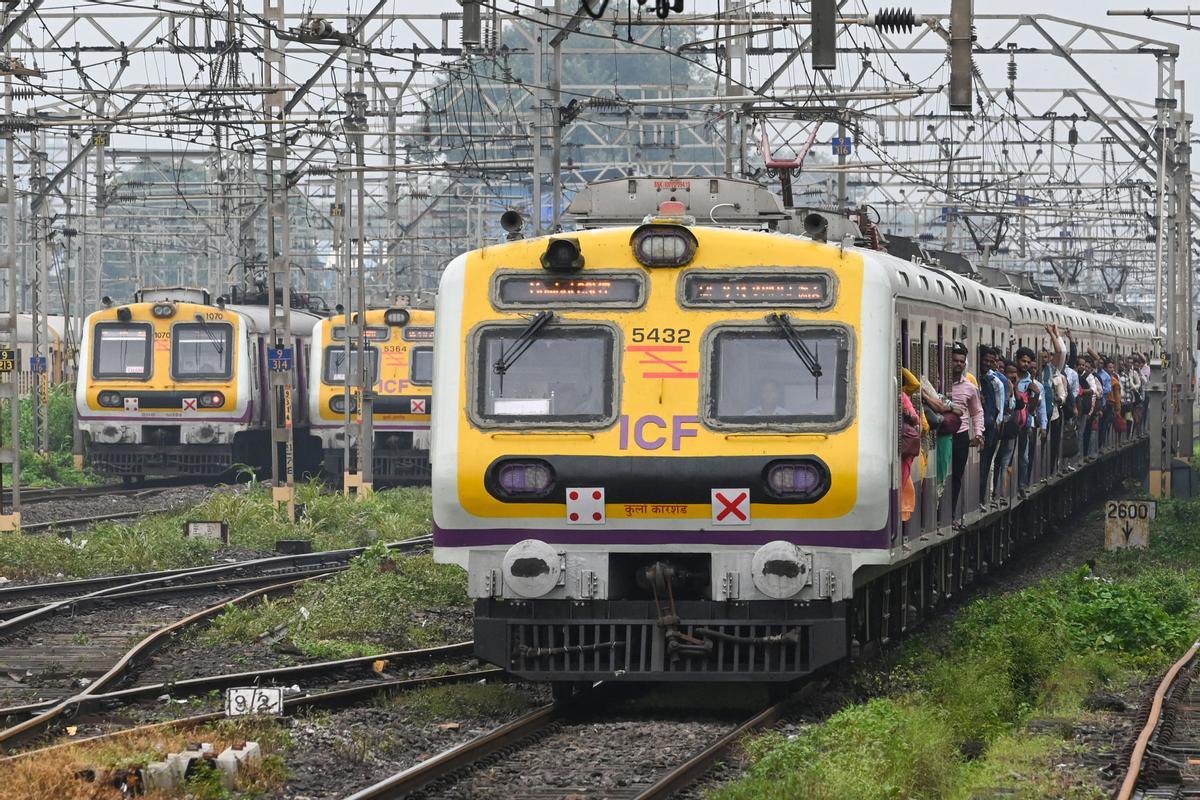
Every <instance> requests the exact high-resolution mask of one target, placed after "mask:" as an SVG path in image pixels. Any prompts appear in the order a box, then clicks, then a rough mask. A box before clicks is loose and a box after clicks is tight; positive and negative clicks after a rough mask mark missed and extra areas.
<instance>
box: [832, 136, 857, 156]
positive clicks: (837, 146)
mask: <svg viewBox="0 0 1200 800" xmlns="http://www.w3.org/2000/svg"><path fill="white" fill-rule="evenodd" d="M831 144H832V147H833V154H834V155H835V156H848V155H850V154H851V153H853V152H854V139H853V138H852V137H850V136H835V137H833V141H832V142H831Z"/></svg>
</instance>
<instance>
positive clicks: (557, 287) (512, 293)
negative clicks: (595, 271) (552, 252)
mask: <svg viewBox="0 0 1200 800" xmlns="http://www.w3.org/2000/svg"><path fill="white" fill-rule="evenodd" d="M496 295H497V299H498V300H499V302H500V304H501V305H515V306H553V305H555V304H562V305H577V304H580V303H587V304H596V305H615V306H627V307H632V306H638V305H641V302H642V280H641V278H640V277H638V276H635V275H604V276H595V277H592V276H588V277H574V276H570V277H560V276H543V275H530V276H526V275H501V276H500V277H499V278H498V279H497V282H496Z"/></svg>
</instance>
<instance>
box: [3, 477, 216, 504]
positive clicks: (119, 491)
mask: <svg viewBox="0 0 1200 800" xmlns="http://www.w3.org/2000/svg"><path fill="white" fill-rule="evenodd" d="M199 483H202V481H197V480H193V479H186V478H160V479H155V480H149V481H143V482H142V483H139V484H137V485H134V486H127V485H126V484H124V483H107V484H102V485H99V486H31V487H29V488H22V489H21V503H22V504H24V503H45V502H50V501H56V500H79V499H82V498H87V497H108V496H117V497H142V496H149V495H152V494H157V493H158V492H161V491H163V490H164V489H175V488H178V487H181V486H195V485H197V484H199ZM0 500H2V501H3V503H4V505H5V506H7V505H8V504H9V503H11V502H12V489H4V490H3V491H0Z"/></svg>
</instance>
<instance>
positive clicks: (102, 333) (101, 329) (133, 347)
mask: <svg viewBox="0 0 1200 800" xmlns="http://www.w3.org/2000/svg"><path fill="white" fill-rule="evenodd" d="M150 333H151V332H150V326H149V325H145V324H135V323H122V322H101V323H99V324H97V325H96V333H95V339H94V340H93V349H94V350H95V357H94V358H93V361H92V375H93V376H95V377H97V378H123V379H126V380H137V381H144V380H147V379H148V378H149V377H150V353H151V350H150Z"/></svg>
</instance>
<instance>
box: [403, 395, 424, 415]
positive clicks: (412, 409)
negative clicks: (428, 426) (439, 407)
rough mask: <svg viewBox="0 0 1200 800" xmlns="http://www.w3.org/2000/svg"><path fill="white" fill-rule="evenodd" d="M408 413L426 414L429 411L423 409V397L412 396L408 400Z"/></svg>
mask: <svg viewBox="0 0 1200 800" xmlns="http://www.w3.org/2000/svg"><path fill="white" fill-rule="evenodd" d="M408 413H410V414H428V413H429V412H428V411H426V410H425V399H424V398H421V397H414V398H413V399H411V400H409V401H408Z"/></svg>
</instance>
